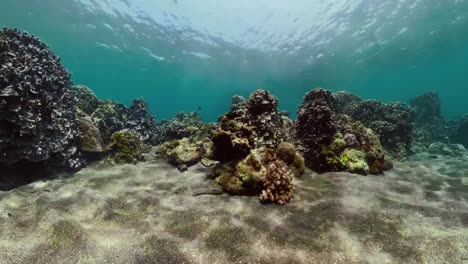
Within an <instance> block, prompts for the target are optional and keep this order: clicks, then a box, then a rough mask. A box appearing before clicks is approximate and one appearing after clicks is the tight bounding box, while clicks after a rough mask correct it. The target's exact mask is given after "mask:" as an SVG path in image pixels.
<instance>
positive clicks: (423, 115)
mask: <svg viewBox="0 0 468 264" xmlns="http://www.w3.org/2000/svg"><path fill="white" fill-rule="evenodd" d="M410 105H411V107H412V108H413V109H414V111H415V113H416V114H415V121H416V122H427V121H429V120H434V119H440V118H441V115H440V99H439V96H438V95H437V93H435V92H429V93H425V94H422V95H420V96H417V97H415V98H413V99H411V100H410Z"/></svg>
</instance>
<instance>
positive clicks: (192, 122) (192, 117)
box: [160, 112, 205, 142]
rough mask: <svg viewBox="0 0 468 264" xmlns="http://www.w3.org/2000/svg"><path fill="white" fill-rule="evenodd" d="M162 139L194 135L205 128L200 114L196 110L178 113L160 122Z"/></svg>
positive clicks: (167, 139)
mask: <svg viewBox="0 0 468 264" xmlns="http://www.w3.org/2000/svg"><path fill="white" fill-rule="evenodd" d="M160 127H161V128H160V129H161V131H162V132H161V135H162V137H161V138H162V140H161V142H162V141H169V140H175V139H182V138H185V137H190V136H194V135H196V134H197V133H198V132H199V131H200V130H203V129H204V128H205V124H203V122H202V121H201V118H200V115H199V114H198V113H196V112H191V113H187V114H186V113H183V112H181V113H178V114H177V115H176V116H174V117H173V118H171V119H169V120H166V121H164V122H162V123H161V124H160Z"/></svg>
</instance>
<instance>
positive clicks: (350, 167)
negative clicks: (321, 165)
mask: <svg viewBox="0 0 468 264" xmlns="http://www.w3.org/2000/svg"><path fill="white" fill-rule="evenodd" d="M341 161H342V163H343V165H345V167H346V170H347V171H349V172H351V173H356V174H362V175H368V174H369V172H370V169H369V165H368V164H367V158H366V154H365V153H364V152H362V151H359V150H356V149H347V150H345V151H344V152H343V153H342V154H341Z"/></svg>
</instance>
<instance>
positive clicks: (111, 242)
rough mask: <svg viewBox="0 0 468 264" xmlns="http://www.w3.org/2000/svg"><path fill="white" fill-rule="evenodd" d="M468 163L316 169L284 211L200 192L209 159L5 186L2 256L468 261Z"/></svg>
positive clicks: (32, 259) (45, 259)
mask: <svg viewBox="0 0 468 264" xmlns="http://www.w3.org/2000/svg"><path fill="white" fill-rule="evenodd" d="M467 161H468V159H467V158H447V157H435V156H429V155H419V156H418V157H414V158H412V159H411V160H410V161H408V162H404V163H396V164H395V169H393V170H392V171H390V172H387V173H386V175H385V176H368V177H364V176H359V175H351V174H348V173H328V174H323V175H318V174H315V173H313V172H311V171H308V172H306V174H305V175H304V176H303V178H301V179H295V186H296V196H295V198H294V200H293V201H292V202H291V203H290V204H288V205H285V206H277V205H262V204H260V203H259V200H258V198H257V197H239V196H229V195H227V194H223V195H200V196H192V193H193V192H194V191H195V190H197V189H199V188H203V187H206V186H210V184H211V180H210V179H208V178H207V173H208V169H206V168H204V167H202V166H195V167H192V168H190V169H189V171H187V172H184V173H179V172H178V171H177V169H175V168H173V167H171V166H169V165H167V164H165V162H164V161H152V162H145V163H139V164H138V165H125V166H117V167H103V166H100V165H95V166H92V167H89V168H86V169H84V170H82V171H80V172H79V173H77V174H76V175H74V176H72V177H66V178H57V179H53V180H49V181H38V182H35V183H32V184H30V185H27V186H23V187H20V188H16V189H14V190H11V191H8V192H0V237H1V239H0V263H60V264H62V263H164V264H167V263H288V264H292V263H379V264H380V263H468V162H467Z"/></svg>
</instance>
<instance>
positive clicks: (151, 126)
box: [125, 98, 165, 145]
mask: <svg viewBox="0 0 468 264" xmlns="http://www.w3.org/2000/svg"><path fill="white" fill-rule="evenodd" d="M126 120H127V122H126V124H125V128H127V129H130V130H132V131H135V132H136V133H138V135H140V140H141V141H143V142H144V143H145V144H150V145H158V144H160V143H162V142H163V141H164V140H165V138H164V130H163V129H162V128H161V127H160V126H159V125H158V124H157V123H156V119H155V118H154V117H153V116H152V115H151V113H150V112H149V110H148V105H147V103H146V102H145V101H144V100H143V99H141V98H140V99H134V100H133V101H132V104H131V105H130V107H129V108H128V110H127V116H126Z"/></svg>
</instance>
